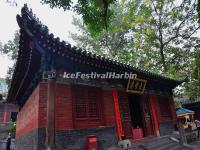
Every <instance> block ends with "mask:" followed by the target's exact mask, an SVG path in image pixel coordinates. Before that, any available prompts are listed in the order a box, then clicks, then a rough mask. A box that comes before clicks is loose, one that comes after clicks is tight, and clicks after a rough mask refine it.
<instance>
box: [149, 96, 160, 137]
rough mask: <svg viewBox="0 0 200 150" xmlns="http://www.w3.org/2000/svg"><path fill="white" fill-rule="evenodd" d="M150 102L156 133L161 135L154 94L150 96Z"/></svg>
mask: <svg viewBox="0 0 200 150" xmlns="http://www.w3.org/2000/svg"><path fill="white" fill-rule="evenodd" d="M149 102H150V106H151V111H152V114H153V120H154V126H155V129H156V135H157V136H160V131H159V125H158V119H157V115H156V110H155V104H154V101H153V97H152V95H150V96H149Z"/></svg>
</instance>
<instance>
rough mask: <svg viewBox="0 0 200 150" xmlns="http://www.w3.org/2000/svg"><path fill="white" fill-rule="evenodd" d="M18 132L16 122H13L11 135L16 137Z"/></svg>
mask: <svg viewBox="0 0 200 150" xmlns="http://www.w3.org/2000/svg"><path fill="white" fill-rule="evenodd" d="M15 132H16V122H12V127H11V133H12V134H13V135H14V134H15Z"/></svg>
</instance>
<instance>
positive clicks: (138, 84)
mask: <svg viewBox="0 0 200 150" xmlns="http://www.w3.org/2000/svg"><path fill="white" fill-rule="evenodd" d="M146 83H147V80H143V79H138V78H134V79H129V81H128V85H127V88H126V92H129V93H137V94H142V93H143V92H144V89H145V86H146Z"/></svg>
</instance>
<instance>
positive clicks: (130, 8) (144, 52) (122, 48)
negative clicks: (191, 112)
mask: <svg viewBox="0 0 200 150" xmlns="http://www.w3.org/2000/svg"><path fill="white" fill-rule="evenodd" d="M196 8H197V3H196V1H191V0H181V1H179V2H178V3H177V1H175V0H159V1H158V0H145V1H139V0H138V1H125V0H121V1H117V2H116V3H115V4H113V5H110V9H111V11H112V12H113V15H112V16H111V18H110V22H109V23H110V24H109V27H108V30H107V31H103V32H101V33H100V34H98V36H96V37H93V36H92V33H91V32H90V30H89V29H88V27H87V26H85V24H84V23H83V22H81V20H80V19H75V21H74V25H75V26H77V28H78V29H79V31H80V32H81V34H80V32H79V33H78V34H72V38H73V39H74V40H75V41H76V42H77V45H78V46H79V47H81V48H83V49H89V50H90V51H94V52H96V53H98V54H104V55H107V56H110V57H112V58H115V59H118V60H120V61H122V62H126V63H127V62H128V63H130V64H133V65H134V66H137V67H141V68H144V69H146V70H149V71H153V72H155V73H160V74H162V75H164V76H168V77H171V78H175V79H182V78H184V77H185V76H188V75H190V74H191V72H192V70H193V68H192V66H193V63H192V60H193V58H194V55H193V52H194V51H196V48H197V47H198V46H199V44H200V39H199V37H198V35H197V34H196V33H197V32H198V31H199V28H200V26H199V24H198V16H197V11H196ZM192 78H194V77H192ZM190 83H191V85H194V84H195V83H193V82H190ZM187 86H188V84H185V88H187ZM190 90H191V91H192V92H194V93H197V92H198V91H196V89H192V88H190ZM180 91H183V89H181V90H180ZM188 94H189V93H188ZM191 95H194V94H191Z"/></svg>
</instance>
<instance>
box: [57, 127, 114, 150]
mask: <svg viewBox="0 0 200 150" xmlns="http://www.w3.org/2000/svg"><path fill="white" fill-rule="evenodd" d="M89 135H95V136H96V137H97V144H98V150H104V149H108V148H109V147H112V146H116V145H117V132H116V129H115V128H114V127H102V128H96V129H79V130H72V131H56V150H86V149H87V136H89Z"/></svg>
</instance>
